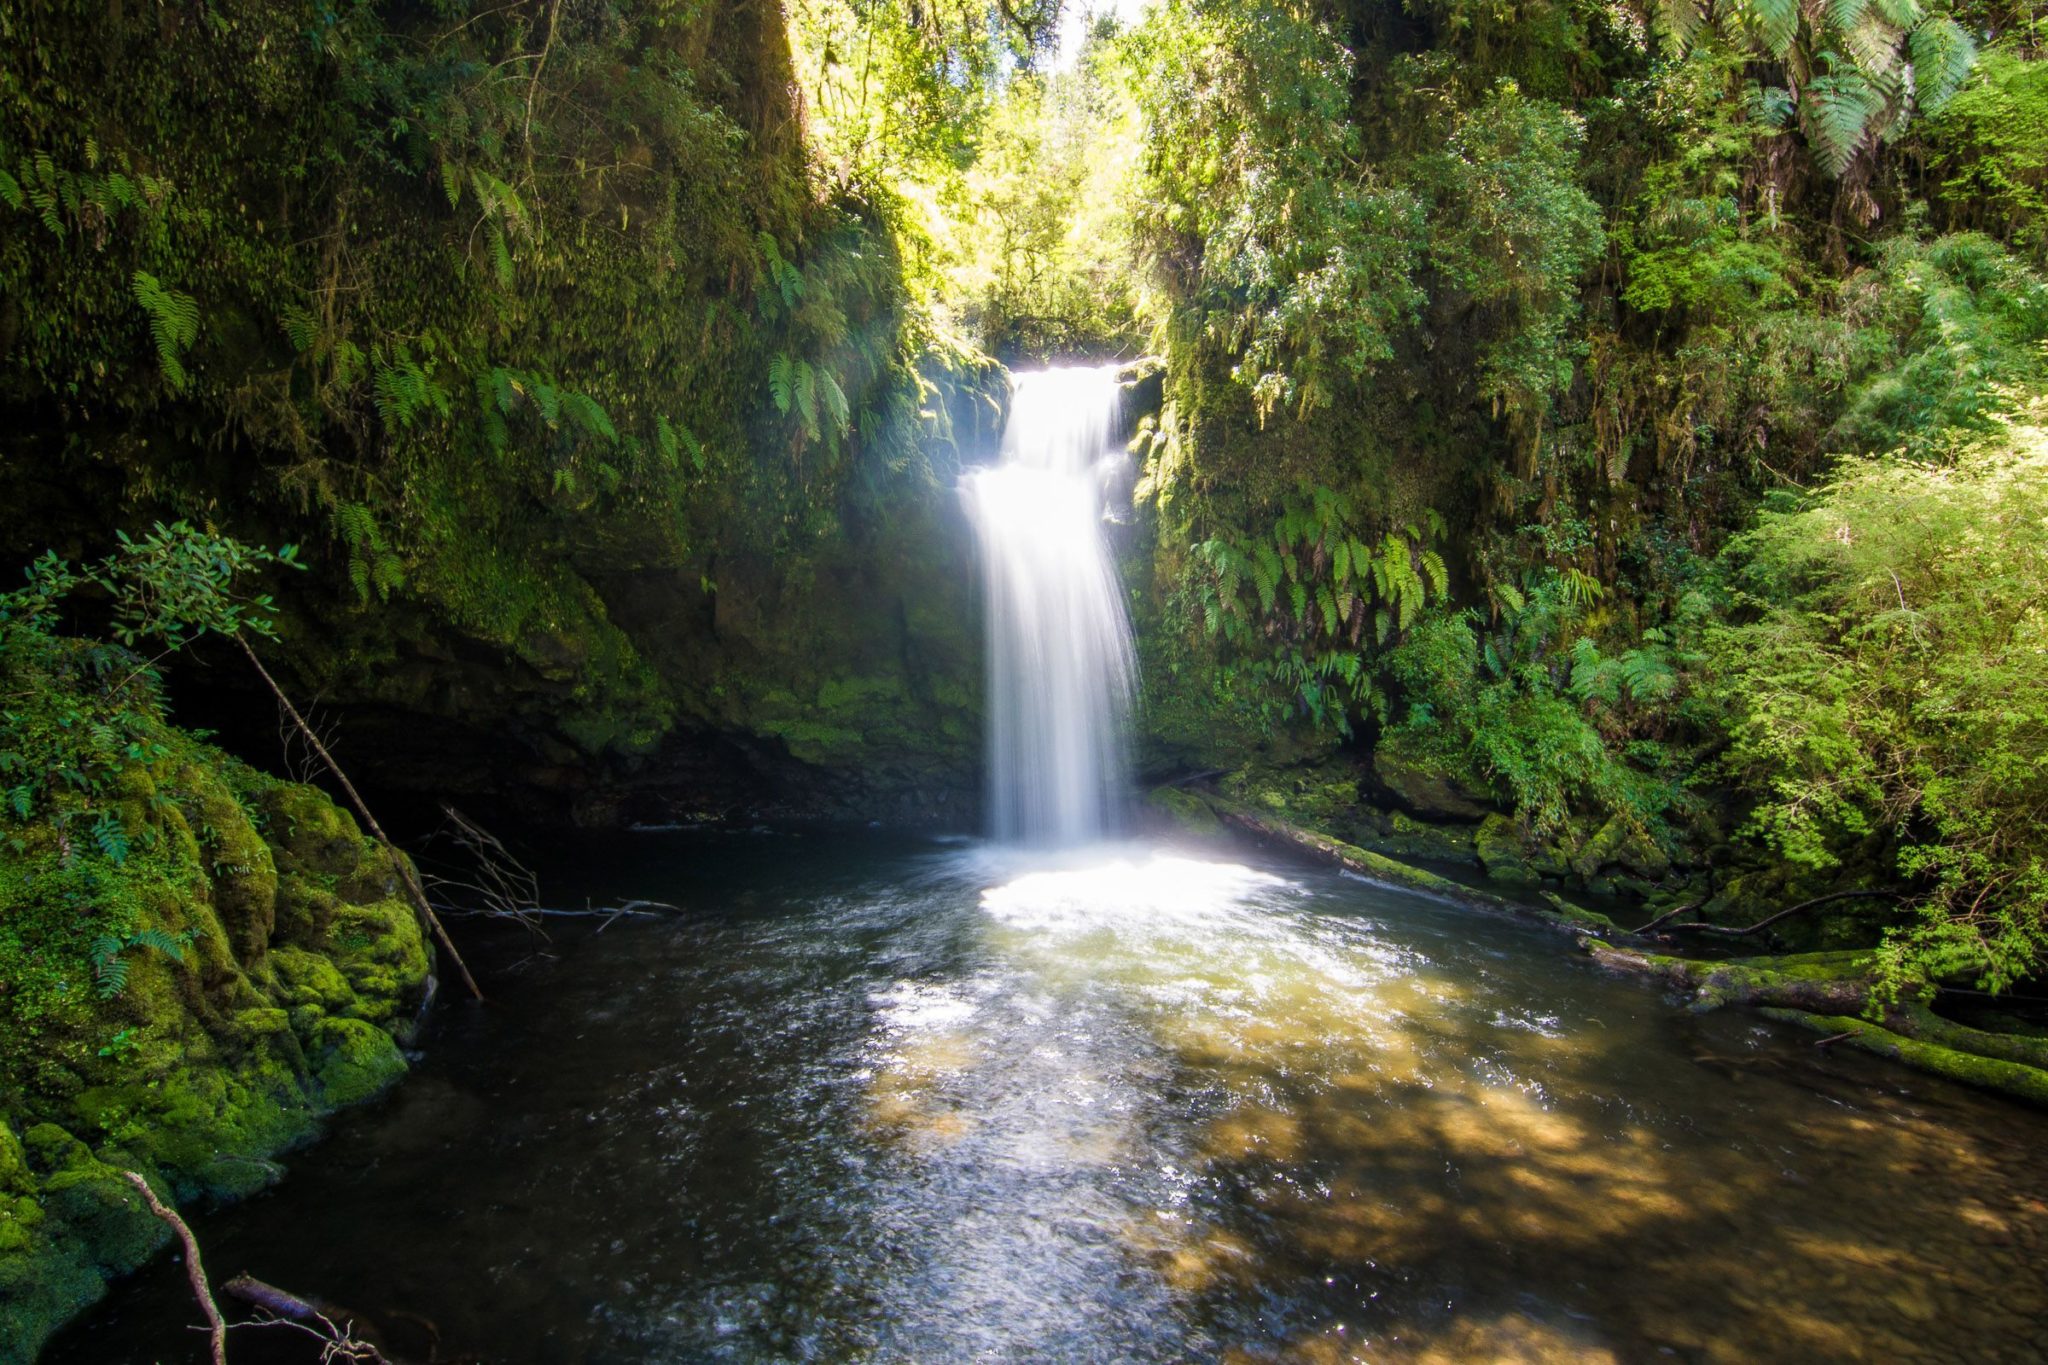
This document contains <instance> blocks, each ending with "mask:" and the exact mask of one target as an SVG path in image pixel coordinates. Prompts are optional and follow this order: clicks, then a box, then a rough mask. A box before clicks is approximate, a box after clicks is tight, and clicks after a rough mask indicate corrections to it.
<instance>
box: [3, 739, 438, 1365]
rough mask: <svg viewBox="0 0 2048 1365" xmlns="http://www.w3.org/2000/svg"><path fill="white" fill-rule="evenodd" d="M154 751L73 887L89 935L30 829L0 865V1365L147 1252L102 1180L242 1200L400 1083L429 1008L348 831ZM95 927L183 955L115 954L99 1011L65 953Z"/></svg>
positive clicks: (381, 867) (275, 788) (377, 857)
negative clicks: (116, 826)
mask: <svg viewBox="0 0 2048 1365" xmlns="http://www.w3.org/2000/svg"><path fill="white" fill-rule="evenodd" d="M159 742H160V743H163V744H164V745H165V746H166V747H167V748H169V749H170V750H171V753H170V755H169V756H168V757H166V758H165V759H163V760H162V761H160V762H159V763H157V764H156V765H155V766H154V767H153V768H151V769H148V770H146V771H138V772H136V773H134V774H131V776H130V778H129V779H128V790H127V793H126V794H127V796H128V797H129V798H130V799H129V802H128V803H127V805H128V808H127V809H126V811H125V812H124V818H125V819H126V820H127V821H128V822H129V823H130V829H131V837H132V839H133V842H134V844H135V848H134V850H133V851H132V852H130V853H129V854H128V856H127V857H126V858H125V859H124V860H122V861H121V862H120V863H118V864H117V865H112V866H107V867H103V868H101V869H98V870H96V871H93V872H92V873H91V876H92V877H93V878H94V879H96V880H94V882H93V883H92V884H93V885H94V887H95V891H96V895H97V897H98V900H97V902H96V903H95V905H94V907H93V913H94V914H96V915H99V916H105V917H107V919H106V920H104V921H102V922H100V923H98V924H96V925H93V926H92V927H90V928H88V929H86V930H84V931H76V930H74V929H73V928H72V926H71V925H70V924H69V923H67V922H66V913H67V912H66V909H65V906H64V902H65V901H66V899H67V897H69V896H70V895H71V893H72V891H73V889H74V888H75V887H77V886H79V885H82V884H83V883H82V882H81V881H80V879H79V873H80V869H81V865H82V863H83V861H84V860H83V858H82V856H81V855H79V854H78V853H77V851H76V850H75V848H74V849H67V848H66V847H65V846H64V842H63V839H62V837H61V834H60V833H59V827H58V826H56V825H54V824H52V823H49V822H44V823H38V824H30V825H28V826H27V827H26V829H25V832H24V831H22V830H17V831H16V833H17V836H18V837H19V838H20V840H21V843H22V846H23V851H22V852H21V853H20V854H19V855H17V856H10V857H9V858H8V859H7V860H6V863H5V866H4V869H0V977H4V978H6V979H7V982H8V984H7V987H6V988H5V989H0V1365H23V1363H24V1362H27V1361H30V1360H32V1359H33V1358H34V1356H35V1354H36V1352H37V1350H38V1349H39V1348H40V1346H41V1344H42V1342H43V1341H44V1340H45V1339H46V1338H47V1337H48V1335H49V1334H50V1332H51V1331H52V1330H54V1329H55V1328H56V1327H57V1326H59V1325H61V1324H62V1323H63V1322H64V1321H65V1320H66V1319H67V1318H69V1317H70V1316H71V1315H73V1314H74V1313H76V1312H77V1311H78V1310H79V1309H81V1308H82V1307H84V1306H85V1305H87V1304H89V1303H91V1302H92V1301H93V1300H95V1299H96V1298H98V1297H99V1295H100V1294H101V1292H102V1290H103V1287H104V1285H105V1282H106V1281H107V1280H108V1279H109V1278H111V1277H113V1276H116V1275H120V1274H123V1273H125V1272H127V1271H129V1270H132V1269H134V1268H135V1267H136V1266H138V1265H140V1264H141V1263H142V1262H143V1261H144V1260H145V1259H147V1258H148V1257H149V1256H150V1255H151V1254H153V1253H154V1252H155V1251H156V1249H157V1248H158V1247H159V1246H161V1245H162V1244H163V1243H164V1241H165V1240H166V1238H167V1235H168V1234H167V1231H166V1229H165V1228H164V1227H163V1225H162V1224H160V1223H159V1222H158V1221H157V1220H156V1219H155V1218H153V1217H152V1216H151V1215H150V1214H149V1212H148V1210H147V1209H146V1208H145V1207H144V1206H143V1203H142V1200H141V1199H140V1198H139V1197H138V1196H137V1195H136V1193H135V1191H134V1190H133V1189H132V1188H130V1187H129V1186H128V1185H127V1183H126V1182H125V1181H124V1180H122V1179H121V1177H120V1172H121V1171H123V1170H136V1171H141V1172H142V1173H144V1174H145V1175H146V1176H148V1177H149V1178H150V1180H151V1182H152V1183H153V1184H154V1185H156V1186H157V1188H158V1189H159V1191H161V1192H162V1193H164V1194H166V1195H167V1196H169V1197H170V1198H172V1199H175V1200H179V1201H189V1200H193V1199H198V1198H206V1197H214V1198H233V1197H237V1196H240V1195H244V1194H247V1193H250V1192H252V1191H254V1190H256V1189H260V1188H261V1187H263V1186H264V1185H266V1184H268V1183H270V1182H271V1181H272V1180H274V1179H275V1178H276V1177H277V1176H278V1174H279V1168H278V1167H277V1166H276V1164H275V1163H274V1162H273V1160H272V1158H273V1157H274V1156H275V1155H276V1154H277V1153H279V1152H280V1151H282V1150H284V1149H285V1148H287V1147H289V1146H291V1145H293V1144H295V1143H297V1142H300V1141H302V1140H304V1139H305V1138H306V1137H307V1136H309V1135H310V1134H311V1133H312V1132H313V1131H314V1130H315V1129H316V1127H317V1126H318V1123H319V1121H320V1119H321V1117H322V1116H323V1115H325V1114H327V1113H329V1112H331V1111H333V1110H334V1109H337V1108H340V1107H342V1106H344V1105H350V1104H357V1103H360V1102H361V1101H363V1100H366V1099H369V1098H370V1097H372V1096H374V1095H376V1094H377V1093H379V1092H380V1091H382V1090H383V1089H384V1088H385V1087H386V1086H388V1085H390V1084H391V1083H392V1082H393V1081H394V1080H396V1079H397V1078H398V1077H400V1076H401V1075H403V1074H404V1073H405V1070H406V1060H405V1056H404V1054H403V1053H402V1052H401V1050H400V1043H401V1041H403V1040H405V1039H406V1038H408V1037H409V1036H410V1031H411V1028H412V1020H413V1018H414V1016H415V1014H416V1012H417V1010H418V1007H419V1005H420V1004H421V1002H422V999H423V997H424V995H425V992H426V990H427V986H428V981H429V973H430V967H431V964H430V958H429V952H428V948H427V946H426V944H425V943H424V941H423V940H422V937H421V934H420V929H419V926H418V923H417V921H416V920H415V918H414V915H413V911H412V909H411V907H410V906H409V905H408V904H407V902H406V901H405V900H404V899H403V898H402V895H401V892H400V889H399V882H398V877H397V872H396V869H395V868H394V866H393V864H392V861H391V858H390V856H389V855H387V854H386V853H385V852H384V851H383V850H382V848H380V847H379V846H378V845H376V844H375V843H373V842H371V841H370V840H368V839H366V838H364V837H363V835H362V833H361V832H360V831H359V830H358V829H357V827H356V824H355V821H354V820H353V819H352V818H351V817H350V816H349V815H348V814H347V813H346V812H344V811H341V810H339V809H337V808H336V807H335V806H334V804H333V803H332V802H330V801H329V800H328V799H327V798H326V797H325V796H324V795H323V794H321V793H320V792H319V791H317V790H315V789H314V788H311V787H305V786H299V785H297V784H294V783H287V782H280V781H276V780H274V779H271V778H268V777H265V776H264V775H262V774H260V773H257V772H254V771H253V770H251V769H249V768H247V767H245V766H243V765H241V764H239V763H236V762H235V761H233V760H232V759H229V758H228V757H227V756H226V755H224V754H221V753H219V752H217V751H213V750H210V749H207V748H206V747H205V746H202V745H198V744H196V743H194V742H192V741H191V740H190V739H189V738H186V737H184V736H182V735H180V734H179V733H178V732H176V731H170V730H165V731H164V732H162V734H161V735H160V736H159ZM117 917H126V919H125V924H126V926H127V927H126V928H124V929H122V930H121V933H122V934H123V936H124V937H127V936H132V935H133V934H135V933H139V932H140V931H143V930H151V931H156V932H160V933H161V934H163V935H165V936H166V937H167V938H168V939H169V941H170V942H172V943H173V944H176V945H182V946H181V947H180V948H179V950H178V953H177V955H176V956H173V955H172V954H171V953H170V952H166V951H164V950H162V949H160V948H156V947H151V946H147V945H146V944H139V943H130V944H129V945H128V946H126V947H124V948H122V949H121V950H120V951H119V952H118V953H117V955H116V956H117V958H118V959H119V960H120V962H121V963H122V965H123V968H124V969H125V971H124V980H123V982H122V984H121V988H120V989H119V991H118V992H112V991H105V990H103V989H95V985H94V976H95V968H94V967H93V966H92V965H91V964H92V961H93V959H92V958H91V957H90V954H91V953H92V952H93V951H94V950H93V948H92V947H91V945H90V944H89V943H87V942H85V941H82V940H83V936H84V934H87V933H103V932H107V931H108V928H109V925H110V924H111V923H115V922H117ZM68 918H69V920H79V919H81V918H83V917H82V916H80V915H79V913H78V911H77V909H76V908H71V909H69V911H68Z"/></svg>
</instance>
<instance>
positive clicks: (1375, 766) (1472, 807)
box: [1372, 743, 1494, 821]
mask: <svg viewBox="0 0 2048 1365" xmlns="http://www.w3.org/2000/svg"><path fill="white" fill-rule="evenodd" d="M1372 772H1373V776H1374V777H1375V778H1377V779H1378V780H1379V784H1380V785H1381V786H1382V787H1384V788H1386V790H1387V792H1388V793H1389V794H1390V795H1392V796H1393V798H1394V799H1395V800H1396V801H1398V802H1399V803H1400V804H1401V805H1402V806H1403V807H1404V808H1406V809H1407V810H1408V811H1410V812H1412V813H1413V814H1415V815H1419V816H1421V817H1422V818H1424V819H1426V820H1466V821H1471V820H1484V819H1485V818H1486V817H1487V816H1489V815H1491V814H1493V813H1494V807H1493V802H1492V798H1491V795H1490V794H1489V793H1488V792H1486V791H1485V790H1484V789H1483V788H1482V787H1480V786H1478V785H1477V784H1475V783H1473V782H1472V781H1471V780H1470V779H1469V778H1467V777H1466V776H1465V775H1464V774H1462V773H1456V772H1452V771H1451V770H1449V769H1448V768H1447V767H1446V766H1445V765H1444V764H1442V763H1441V762H1439V761H1437V760H1436V759H1434V758H1432V757H1431V756H1430V755H1428V754H1426V753H1423V752H1420V751H1414V752H1411V751H1410V750H1409V749H1408V748H1407V747H1406V746H1402V745H1398V744H1394V743H1385V744H1382V745H1380V746H1379V747H1378V748H1377V749H1375V750H1374V751H1373V755H1372Z"/></svg>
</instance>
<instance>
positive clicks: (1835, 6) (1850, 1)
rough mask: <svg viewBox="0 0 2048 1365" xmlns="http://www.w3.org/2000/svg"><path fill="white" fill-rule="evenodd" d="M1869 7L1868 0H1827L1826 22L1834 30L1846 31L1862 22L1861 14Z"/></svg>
mask: <svg viewBox="0 0 2048 1365" xmlns="http://www.w3.org/2000/svg"><path fill="white" fill-rule="evenodd" d="M1869 9H1870V0H1827V16H1828V23H1829V25H1831V26H1832V27H1833V28H1834V29H1835V30H1836V31H1838V32H1842V33H1847V32H1848V31H1849V30H1850V29H1852V28H1854V27H1856V25H1857V24H1859V23H1861V22H1863V16H1864V14H1865V12H1866V11H1868V10H1869Z"/></svg>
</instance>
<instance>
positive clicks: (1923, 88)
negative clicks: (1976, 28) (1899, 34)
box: [1908, 14, 1977, 114]
mask: <svg viewBox="0 0 2048 1365" xmlns="http://www.w3.org/2000/svg"><path fill="white" fill-rule="evenodd" d="M1908 42H1909V46H1910V50H1911V52H1912V54H1913V88H1914V92H1915V94H1916V96H1917V97H1918V100H1919V104H1920V107H1921V108H1922V109H1924V110H1926V111H1927V112H1928V113H1930V114H1935V113H1939V112H1941V109H1942V107H1943V106H1944V105H1946V104H1947V103H1948V102H1949V101H1950V100H1951V99H1953V98H1954V97H1955V93H1956V91H1958V90H1960V89H1962V86H1963V82H1964V81H1965V80H1967V79H1969V75H1970V69H1971V68H1972V67H1974V66H1975V65H1976V64H1977V40H1976V39H1974V38H1972V37H1971V36H1970V35H1969V34H1968V33H1967V32H1965V31H1964V29H1963V28H1962V26H1961V25H1959V24H1957V23H1956V21H1955V20H1953V19H1951V18H1949V17H1948V16H1947V15H1945V14H1939V15H1935V16H1934V17H1933V18H1931V19H1929V20H1927V21H1926V22H1925V23H1923V24H1921V25H1920V27H1918V28H1916V29H1914V30H1913V36H1912V37H1911V38H1910V39H1909V40H1908Z"/></svg>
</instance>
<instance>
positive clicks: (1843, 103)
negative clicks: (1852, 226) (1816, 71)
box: [1801, 64, 1884, 176]
mask: <svg viewBox="0 0 2048 1365" xmlns="http://www.w3.org/2000/svg"><path fill="white" fill-rule="evenodd" d="M1801 106H1802V107H1803V108H1804V109H1805V111H1806V115H1807V135H1808V136H1809V137H1810V138H1811V139H1812V141H1813V146H1814V150H1815V152H1816V153H1818V154H1819V156H1820V163H1821V165H1822V166H1823V167H1824V168H1825V169H1826V170H1827V173H1828V174H1829V175H1836V176H1838V175H1840V174H1841V173H1842V172H1843V171H1845V170H1847V169H1848V167H1849V163H1850V162H1851V161H1852V160H1854V159H1855V156H1856V153H1857V152H1858V151H1860V150H1861V149H1862V147H1863V143H1864V139H1865V138H1866V136H1867V135H1868V133H1869V131H1870V121H1871V119H1872V118H1873V117H1874V116H1875V115H1876V114H1877V112H1878V111H1879V110H1880V109H1881V108H1883V106H1884V101H1883V99H1882V97H1881V96H1880V95H1879V93H1878V92H1877V90H1876V89H1875V88H1874V87H1872V85H1871V83H1870V81H1869V79H1868V78H1866V77H1865V76H1864V75H1863V73H1862V72H1860V71H1857V70H1856V69H1854V68H1853V67H1850V66H1847V65H1846V64H1844V65H1842V66H1840V67H1839V69H1836V70H1834V71H1832V72H1831V73H1830V74H1828V75H1826V76H1818V77H1815V78H1814V79H1813V80H1812V81H1811V82H1809V83H1808V85H1807V87H1806V94H1805V98H1804V99H1803V100H1802V101H1801Z"/></svg>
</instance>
